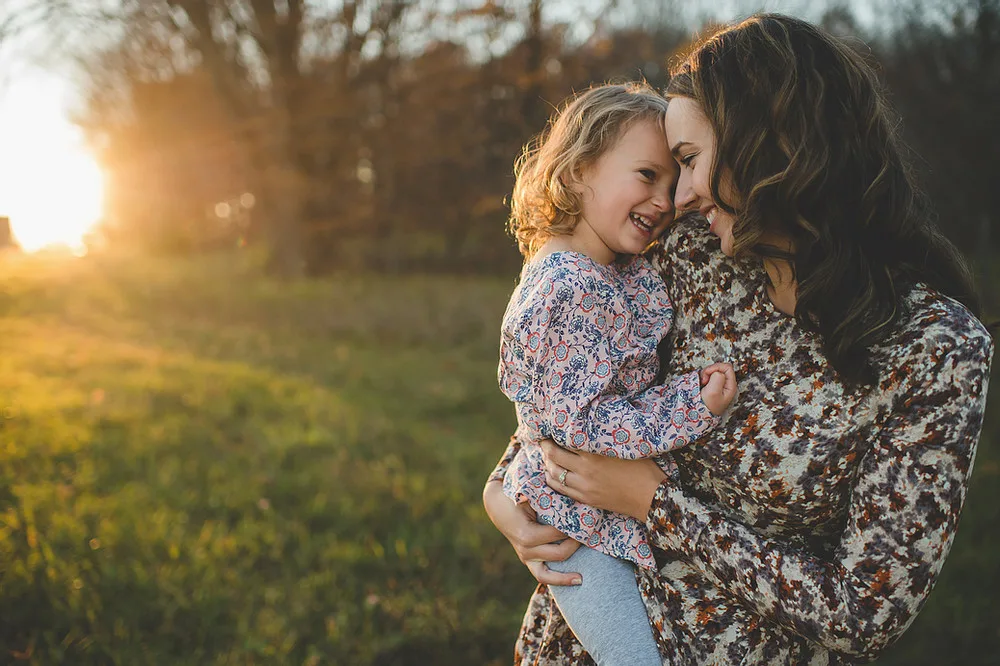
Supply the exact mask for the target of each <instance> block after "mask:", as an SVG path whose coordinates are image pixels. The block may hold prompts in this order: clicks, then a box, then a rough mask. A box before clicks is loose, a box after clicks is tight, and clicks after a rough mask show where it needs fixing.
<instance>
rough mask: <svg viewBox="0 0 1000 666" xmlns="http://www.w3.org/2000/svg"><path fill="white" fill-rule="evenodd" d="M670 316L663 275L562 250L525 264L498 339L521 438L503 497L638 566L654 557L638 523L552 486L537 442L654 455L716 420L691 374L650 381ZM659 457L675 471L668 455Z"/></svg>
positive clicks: (645, 265)
mask: <svg viewBox="0 0 1000 666" xmlns="http://www.w3.org/2000/svg"><path fill="white" fill-rule="evenodd" d="M672 318H673V308H672V306H671V304H670V300H669V298H668V297H667V292H666V288H665V285H664V283H663V280H662V278H660V276H659V275H658V274H657V273H656V271H654V270H653V268H652V266H651V265H650V264H649V262H648V261H647V260H646V259H643V258H642V257H634V258H632V259H631V260H629V261H628V262H627V263H613V264H609V265H603V264H600V263H598V262H596V261H594V260H593V259H591V258H589V257H587V256H586V255H584V254H580V253H577V252H571V251H560V252H553V253H551V254H548V255H546V256H544V257H541V258H539V259H536V260H535V261H533V262H531V263H529V264H527V265H526V266H525V267H524V270H523V272H522V276H521V282H520V284H519V285H518V287H517V288H516V289H515V290H514V293H513V294H512V295H511V299H510V303H509V304H508V306H507V311H506V313H505V314H504V318H503V324H502V327H501V336H500V366H499V370H498V378H499V382H500V388H501V390H502V391H503V393H504V395H506V396H507V397H508V398H510V400H511V401H513V402H514V406H515V409H516V412H517V420H518V430H517V433H516V437H517V439H518V441H519V442H521V444H522V446H521V449H520V451H519V452H518V454H517V456H516V458H515V459H514V460H513V461H512V464H511V465H510V467H509V468H508V469H507V473H506V474H505V475H504V482H503V487H504V492H505V493H506V494H507V496H508V497H510V498H511V499H513V500H514V501H516V502H527V503H528V504H529V505H530V506H531V508H532V509H534V510H535V512H536V513H537V514H538V520H539V521H540V522H544V523H547V524H550V525H554V526H555V527H556V528H558V529H559V530H560V531H562V532H564V533H566V534H567V535H569V536H570V537H572V538H574V539H576V540H577V541H580V542H581V543H583V544H585V545H587V546H590V547H591V548H594V549H596V550H599V551H601V552H604V553H607V554H609V555H612V556H614V557H617V558H620V559H625V560H630V561H632V562H634V563H636V564H638V565H640V566H643V567H647V568H652V567H654V566H655V562H654V560H653V556H652V551H651V549H650V547H649V544H648V542H647V540H646V532H645V528H644V527H643V526H642V525H641V524H640V523H639V521H637V520H635V519H634V518H631V517H627V516H623V515H621V514H616V513H612V512H608V511H604V510H601V509H597V508H594V507H591V506H587V505H585V504H581V503H579V502H575V501H573V500H571V499H570V498H569V497H566V496H565V495H563V494H561V493H559V492H557V491H556V490H554V489H552V488H550V487H549V486H548V485H547V484H546V482H545V468H544V464H543V460H542V454H541V448H540V447H539V446H538V444H537V442H538V440H541V439H544V438H547V437H548V438H552V439H553V440H555V441H556V442H557V443H558V444H560V445H562V446H566V447H568V448H571V449H577V450H582V451H587V452H590V453H599V454H601V455H606V456H612V457H617V458H628V459H634V458H651V457H655V456H661V455H663V454H665V453H667V452H669V451H672V450H674V449H677V448H680V447H683V446H685V445H687V444H688V443H690V442H692V441H694V440H695V439H697V438H698V437H700V436H701V435H702V434H704V433H705V432H707V431H708V430H709V429H710V428H711V427H712V426H713V425H715V423H716V422H717V419H716V417H715V416H713V415H712V413H711V411H709V409H708V407H706V406H705V403H704V402H703V401H702V399H701V386H700V383H699V380H698V373H697V372H690V373H688V374H686V375H683V376H680V377H677V378H675V379H673V380H672V381H670V382H668V383H666V384H665V385H657V386H651V384H652V382H653V381H654V380H655V379H656V376H657V373H658V372H659V361H658V359H657V354H656V348H657V345H658V344H659V343H660V341H661V340H662V339H663V338H664V337H665V336H666V335H667V333H668V332H669V330H670V326H671V323H670V322H671V320H672ZM658 462H659V464H660V466H661V467H663V468H664V470H665V471H667V472H668V473H672V472H673V463H672V461H670V460H669V458H663V459H661V460H659V461H658Z"/></svg>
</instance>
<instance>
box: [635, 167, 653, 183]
mask: <svg viewBox="0 0 1000 666" xmlns="http://www.w3.org/2000/svg"><path fill="white" fill-rule="evenodd" d="M639 175H640V176H642V177H643V178H645V179H646V180H648V181H650V182H653V181H655V180H656V169H639Z"/></svg>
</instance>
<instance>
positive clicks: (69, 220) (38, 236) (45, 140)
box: [0, 80, 104, 253]
mask: <svg viewBox="0 0 1000 666" xmlns="http://www.w3.org/2000/svg"><path fill="white" fill-rule="evenodd" d="M45 83H46V82H45V81H44V80H42V81H39V80H34V81H28V82H27V85H24V86H23V87H17V88H15V87H12V88H11V89H9V90H6V91H4V92H5V94H4V95H3V99H2V100H0V127H2V128H3V129H0V146H2V151H0V153H2V154H0V215H6V216H8V217H10V224H11V227H12V231H13V234H14V238H15V240H16V241H17V243H18V244H19V245H20V246H21V247H22V248H23V249H24V250H25V251H27V252H34V251H37V250H40V249H43V248H46V247H50V246H54V245H59V246H65V247H69V248H70V249H72V250H73V251H75V252H77V253H80V252H82V251H83V250H84V237H85V236H86V235H87V234H88V232H90V231H91V230H92V229H93V227H94V225H95V224H96V223H97V222H98V221H99V220H100V218H101V213H102V207H103V193H104V186H103V176H102V173H101V169H100V167H98V165H97V163H96V162H95V160H94V158H93V157H92V156H91V155H90V154H89V153H88V152H87V150H86V148H85V147H84V145H83V141H82V138H81V136H80V132H79V130H78V129H77V128H76V127H74V126H73V125H72V124H70V122H69V121H68V120H67V119H66V117H65V115H64V113H63V105H62V104H61V103H60V99H59V94H58V93H59V91H58V90H56V91H53V90H52V89H51V87H50V86H46V85H45Z"/></svg>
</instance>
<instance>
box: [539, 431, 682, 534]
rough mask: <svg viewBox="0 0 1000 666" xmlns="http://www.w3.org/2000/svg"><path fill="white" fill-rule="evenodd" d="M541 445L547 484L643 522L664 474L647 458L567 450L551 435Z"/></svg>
mask: <svg viewBox="0 0 1000 666" xmlns="http://www.w3.org/2000/svg"><path fill="white" fill-rule="evenodd" d="M541 445H542V455H543V457H544V458H545V480H546V482H548V484H549V486H551V487H552V488H553V489H555V490H558V491H559V492H561V493H562V494H563V495H566V496H568V497H570V498H572V499H575V500H576V501H577V502H583V503H584V504H589V505H591V506H596V507H597V508H598V509H607V510H608V511H616V512H618V513H623V514H625V515H626V516H632V517H633V518H635V519H636V520H639V521H640V522H643V523H645V522H646V515H647V514H648V513H649V508H650V507H651V506H652V504H653V495H655V494H656V489H657V488H659V486H660V483H662V482H663V480H664V479H665V478H667V475H666V474H664V473H663V470H661V469H660V468H659V467H658V466H657V464H656V463H655V462H653V461H652V460H650V459H643V460H621V459H618V458H608V457H607V456H600V455H597V454H595V453H585V452H582V451H570V450H568V449H564V448H562V447H560V446H559V445H557V444H556V443H555V442H553V441H552V440H551V439H543V440H542V442H541ZM564 471H565V472H566V474H565V475H563V472H564Z"/></svg>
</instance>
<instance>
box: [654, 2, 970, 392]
mask: <svg viewBox="0 0 1000 666" xmlns="http://www.w3.org/2000/svg"><path fill="white" fill-rule="evenodd" d="M671 74H672V77H671V80H670V83H669V85H668V87H667V97H668V99H669V98H672V97H687V98H690V99H692V100H694V101H695V102H697V103H698V105H699V106H700V107H701V109H702V111H703V112H704V114H705V116H706V117H707V119H708V121H709V123H710V125H711V127H712V129H713V130H714V133H715V139H716V146H715V160H714V163H713V164H712V171H711V178H710V187H711V190H712V197H713V198H714V200H715V204H716V205H718V207H719V208H721V209H723V210H725V211H726V212H728V213H730V214H731V215H733V216H734V219H735V222H734V224H733V253H734V255H735V256H736V257H743V258H746V257H755V258H758V259H759V258H764V257H772V258H777V259H785V260H788V261H789V263H790V264H791V266H792V269H793V270H794V274H795V278H796V280H797V282H798V292H797V296H798V300H797V305H796V309H795V316H796V318H797V320H798V321H799V322H800V324H801V325H802V326H803V327H805V328H807V329H808V330H814V331H816V332H818V333H819V334H820V335H821V336H822V339H823V344H824V351H825V352H826V354H827V357H828V358H829V360H830V363H831V364H832V366H833V368H834V369H835V370H837V371H838V372H839V373H840V374H841V376H842V377H843V378H844V379H845V380H847V381H848V382H849V383H852V384H856V385H857V384H872V383H874V382H875V380H876V377H875V373H874V370H873V369H872V367H871V364H870V356H869V352H868V348H869V347H870V346H872V345H876V344H878V343H879V342H882V341H884V340H885V339H886V338H887V337H888V336H889V335H891V334H892V332H893V330H894V329H895V326H896V324H897V322H898V321H899V319H900V316H901V314H902V312H901V310H902V303H903V297H904V296H905V295H906V293H907V291H908V290H909V288H910V287H911V286H912V285H913V284H914V283H916V282H923V283H925V284H927V285H928V286H930V287H932V288H934V289H936V290H937V291H939V292H941V293H944V294H946V295H948V296H951V297H953V298H955V299H957V300H959V301H961V302H962V303H963V304H965V305H966V306H967V307H968V308H969V309H970V310H972V312H973V313H974V314H976V315H977V316H978V315H979V312H980V308H979V301H978V298H977V296H976V292H975V288H974V286H973V281H972V277H971V272H970V270H969V268H968V265H967V264H966V262H965V261H964V259H963V258H962V256H961V255H960V254H959V252H958V250H957V249H956V248H955V247H954V246H953V245H952V244H951V243H950V242H949V241H948V240H946V239H945V238H944V236H943V235H942V234H941V232H940V231H939V230H938V229H937V226H936V225H935V223H934V221H933V219H932V217H931V215H930V213H929V208H928V207H927V206H926V204H925V200H924V198H923V196H922V195H921V194H920V192H919V191H918V190H917V188H916V186H915V184H914V181H913V177H912V171H911V168H910V165H909V164H908V162H907V160H906V157H905V155H904V146H903V145H902V142H901V140H900V138H899V137H898V136H897V132H896V127H897V125H898V120H897V118H896V116H895V115H894V114H893V112H892V111H891V109H890V108H889V105H888V103H887V101H886V96H885V93H884V91H883V90H882V87H881V85H880V84H879V82H878V79H877V77H876V74H875V71H874V70H873V68H872V67H871V66H870V65H869V64H868V63H866V62H865V60H864V59H863V58H862V57H861V56H860V55H859V54H857V53H855V52H854V51H852V50H851V49H850V48H848V47H847V46H846V45H844V44H842V43H840V42H839V41H838V40H837V39H836V38H834V37H833V36H831V35H829V34H827V33H826V32H824V31H823V30H821V29H820V28H817V27H816V26H813V25H811V24H809V23H806V22H805V21H801V20H798V19H794V18H790V17H787V16H782V15H777V14H759V15H755V16H753V17H751V18H749V19H747V20H746V21H743V22H742V23H740V24H738V25H736V26H733V27H730V28H727V29H723V30H721V31H720V32H718V33H716V34H715V35H713V36H711V37H710V38H709V39H707V40H706V41H705V42H703V43H702V44H700V45H699V46H697V47H696V48H695V50H694V51H692V52H691V53H690V54H689V55H688V56H687V58H685V59H684V61H683V62H682V63H681V64H680V65H679V66H677V67H675V68H674V71H672V72H671ZM723 193H725V194H727V195H728V198H727V197H724V196H722V194H723ZM775 236H777V237H780V238H786V239H790V240H791V241H792V243H793V245H792V247H793V249H792V251H791V252H782V251H781V250H780V249H778V248H776V247H773V246H770V245H768V244H766V243H765V242H763V239H764V238H767V237H775Z"/></svg>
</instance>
